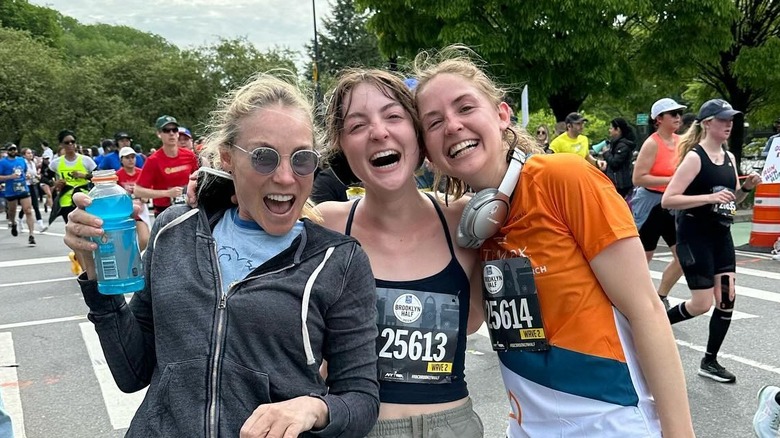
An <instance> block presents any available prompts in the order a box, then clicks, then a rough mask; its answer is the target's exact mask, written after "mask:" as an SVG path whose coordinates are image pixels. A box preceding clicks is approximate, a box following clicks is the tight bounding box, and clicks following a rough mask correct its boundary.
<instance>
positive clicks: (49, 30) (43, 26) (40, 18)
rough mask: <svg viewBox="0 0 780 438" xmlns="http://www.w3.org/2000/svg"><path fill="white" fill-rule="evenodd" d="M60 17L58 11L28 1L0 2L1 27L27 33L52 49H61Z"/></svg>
mask: <svg viewBox="0 0 780 438" xmlns="http://www.w3.org/2000/svg"><path fill="white" fill-rule="evenodd" d="M60 17H61V16H60V14H59V13H58V12H57V11H55V10H53V9H49V8H45V7H41V6H36V5H32V4H30V3H28V2H27V1H26V0H0V25H2V26H3V27H7V28H11V29H16V30H23V31H27V32H29V33H30V35H33V36H35V37H36V38H39V39H41V40H43V41H44V42H45V43H46V44H48V45H49V46H52V47H59V45H60V39H61V38H62V28H61V27H60V25H59V19H60Z"/></svg>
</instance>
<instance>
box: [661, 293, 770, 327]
mask: <svg viewBox="0 0 780 438" xmlns="http://www.w3.org/2000/svg"><path fill="white" fill-rule="evenodd" d="M683 301H685V300H683V299H680V298H675V297H669V305H670V306H672V307H674V306H676V305H678V304H680V303H682V302H683ZM705 315H707V316H712V309H710V311H709V312H707V313H705ZM758 317H759V316H758V315H753V314H752V313H745V312H740V311H739V310H734V311H733V313H732V314H731V320H732V321H736V320H738V319H750V318H758Z"/></svg>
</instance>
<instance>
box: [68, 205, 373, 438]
mask: <svg viewBox="0 0 780 438" xmlns="http://www.w3.org/2000/svg"><path fill="white" fill-rule="evenodd" d="M223 214H224V211H222V212H219V213H217V214H215V215H214V216H212V217H211V218H207V217H206V214H205V213H204V212H203V211H199V210H198V209H190V208H189V207H186V206H175V207H171V208H169V209H168V210H166V211H165V212H164V213H163V214H162V215H160V217H159V218H158V219H157V220H156V222H155V224H154V226H153V228H152V234H151V238H150V245H149V247H148V248H147V250H146V253H145V254H144V260H143V263H144V269H145V273H146V287H145V288H144V290H142V291H140V292H138V293H136V294H135V295H134V296H133V298H132V300H131V301H130V303H129V304H127V303H126V302H125V300H124V297H123V296H122V295H119V296H110V295H101V294H99V293H98V291H97V282H96V281H88V280H86V278H85V277H84V276H82V277H81V278H79V283H80V285H81V290H82V293H83V295H84V299H85V301H86V303H87V306H89V309H90V311H89V320H90V321H92V322H93V323H94V324H95V330H96V331H97V333H98V336H99V337H100V343H101V346H102V347H103V352H104V353H105V356H106V360H107V362H108V365H109V367H110V369H111V373H112V374H113V376H114V380H115V381H116V383H117V385H118V386H119V388H120V389H121V390H122V391H125V392H133V391H138V390H140V389H142V388H144V387H146V386H147V385H149V391H148V392H147V394H146V397H145V398H144V401H143V403H142V404H141V406H140V408H139V409H138V411H137V412H136V415H135V417H133V421H132V423H131V424H130V428H129V430H128V431H127V436H128V437H144V438H146V437H200V436H206V437H217V436H220V437H235V436H238V433H239V430H240V429H241V426H242V425H243V424H244V421H245V420H246V419H247V418H248V417H249V416H250V415H251V413H252V412H253V411H254V409H256V408H257V407H258V406H259V405H262V404H264V403H274V402H279V401H284V400H288V399H292V398H295V397H298V396H306V395H311V396H315V397H318V398H321V399H322V400H323V401H324V402H325V403H326V404H327V405H328V410H329V420H330V422H329V423H328V425H327V426H326V427H325V428H323V429H321V430H318V431H312V432H307V433H304V434H302V435H301V436H318V437H363V436H365V435H366V434H367V433H368V432H369V431H370V430H371V428H372V427H373V425H374V423H375V422H376V419H377V416H378V413H379V395H378V384H377V380H376V360H377V356H376V347H375V345H376V344H375V340H376V336H377V329H376V289H375V283H374V277H373V275H372V273H371V266H370V265H369V261H368V257H367V256H366V254H365V253H364V252H363V250H362V249H361V248H360V246H359V245H358V244H357V242H356V241H355V240H354V239H352V238H350V237H347V236H343V235H341V234H339V233H336V232H333V231H330V230H327V229H325V228H323V227H321V226H319V225H316V224H314V223H312V222H310V221H308V220H304V228H303V232H302V233H301V235H300V236H299V237H297V238H296V239H295V241H294V242H293V243H292V245H291V246H290V247H289V248H287V249H285V250H284V251H282V252H281V253H280V254H278V255H276V256H275V257H273V258H272V259H271V260H269V261H267V262H266V263H264V264H263V265H261V266H260V267H258V268H257V269H255V270H254V271H253V272H252V273H251V274H249V276H247V277H246V278H245V279H243V280H241V281H239V282H236V283H234V284H232V285H231V287H230V289H229V290H227V291H223V290H222V286H221V281H220V278H219V275H220V273H219V263H218V260H217V255H216V243H215V241H214V238H213V237H212V234H211V230H212V229H213V226H214V225H215V224H216V223H217V221H218V220H219V218H220V217H221V216H222V215H223ZM323 359H325V360H327V361H328V379H327V382H325V381H323V379H322V377H321V376H320V373H319V366H320V364H321V363H322V360H323Z"/></svg>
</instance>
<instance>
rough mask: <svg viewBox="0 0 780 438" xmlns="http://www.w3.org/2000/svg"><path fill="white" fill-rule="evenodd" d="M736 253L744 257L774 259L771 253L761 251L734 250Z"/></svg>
mask: <svg viewBox="0 0 780 438" xmlns="http://www.w3.org/2000/svg"><path fill="white" fill-rule="evenodd" d="M734 253H736V254H737V255H738V256H742V257H751V258H754V259H764V260H772V256H771V255H769V254H761V253H757V252H750V251H740V250H736V251H734Z"/></svg>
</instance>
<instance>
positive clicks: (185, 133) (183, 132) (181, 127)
mask: <svg viewBox="0 0 780 438" xmlns="http://www.w3.org/2000/svg"><path fill="white" fill-rule="evenodd" d="M182 134H184V135H186V136H187V137H189V138H192V133H191V132H190V130H189V129H187V128H185V127H184V126H179V135H182Z"/></svg>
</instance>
